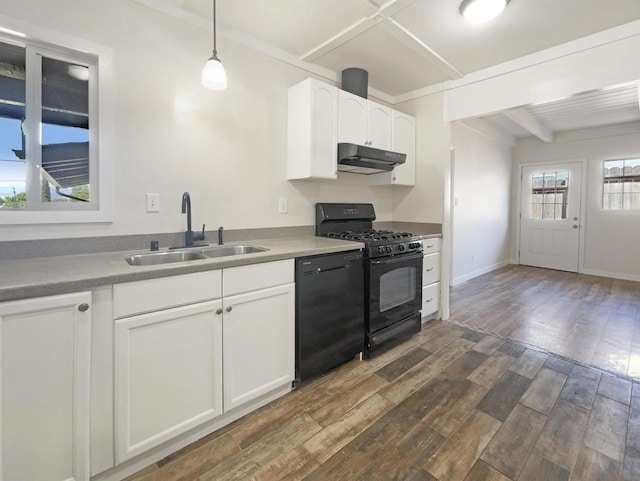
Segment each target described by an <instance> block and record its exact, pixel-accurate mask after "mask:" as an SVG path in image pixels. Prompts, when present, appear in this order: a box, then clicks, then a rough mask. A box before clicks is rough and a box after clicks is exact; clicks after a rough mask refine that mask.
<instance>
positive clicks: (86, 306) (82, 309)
mask: <svg viewBox="0 0 640 481" xmlns="http://www.w3.org/2000/svg"><path fill="white" fill-rule="evenodd" d="M78 310H79V311H80V312H86V311H88V310H89V304H87V303H86V302H83V303H82V304H80V305H79V306H78Z"/></svg>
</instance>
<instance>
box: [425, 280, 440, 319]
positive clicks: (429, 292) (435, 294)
mask: <svg viewBox="0 0 640 481" xmlns="http://www.w3.org/2000/svg"><path fill="white" fill-rule="evenodd" d="M438 309H440V283H439V282H436V283H435V284H430V285H428V286H426V287H423V288H422V317H424V316H427V315H429V314H433V313H434V312H437V311H438Z"/></svg>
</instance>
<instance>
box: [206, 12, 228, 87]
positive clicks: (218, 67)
mask: <svg viewBox="0 0 640 481" xmlns="http://www.w3.org/2000/svg"><path fill="white" fill-rule="evenodd" d="M201 82H202V85H204V86H205V87H207V88H208V89H211V90H224V89H226V88H227V73H226V72H225V71H224V67H223V66H222V62H221V61H220V59H219V58H218V52H217V51H216V0H213V54H212V55H211V58H210V59H209V60H208V61H207V63H206V64H205V66H204V68H203V69H202V78H201Z"/></svg>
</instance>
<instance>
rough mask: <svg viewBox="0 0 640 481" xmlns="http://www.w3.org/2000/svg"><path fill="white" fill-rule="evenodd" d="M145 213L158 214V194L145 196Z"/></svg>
mask: <svg viewBox="0 0 640 481" xmlns="http://www.w3.org/2000/svg"><path fill="white" fill-rule="evenodd" d="M147 212H160V194H147Z"/></svg>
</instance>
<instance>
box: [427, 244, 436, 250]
mask: <svg viewBox="0 0 640 481" xmlns="http://www.w3.org/2000/svg"><path fill="white" fill-rule="evenodd" d="M435 246H436V245H435V244H429V245H428V246H427V249H433V248H434V247H435Z"/></svg>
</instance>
